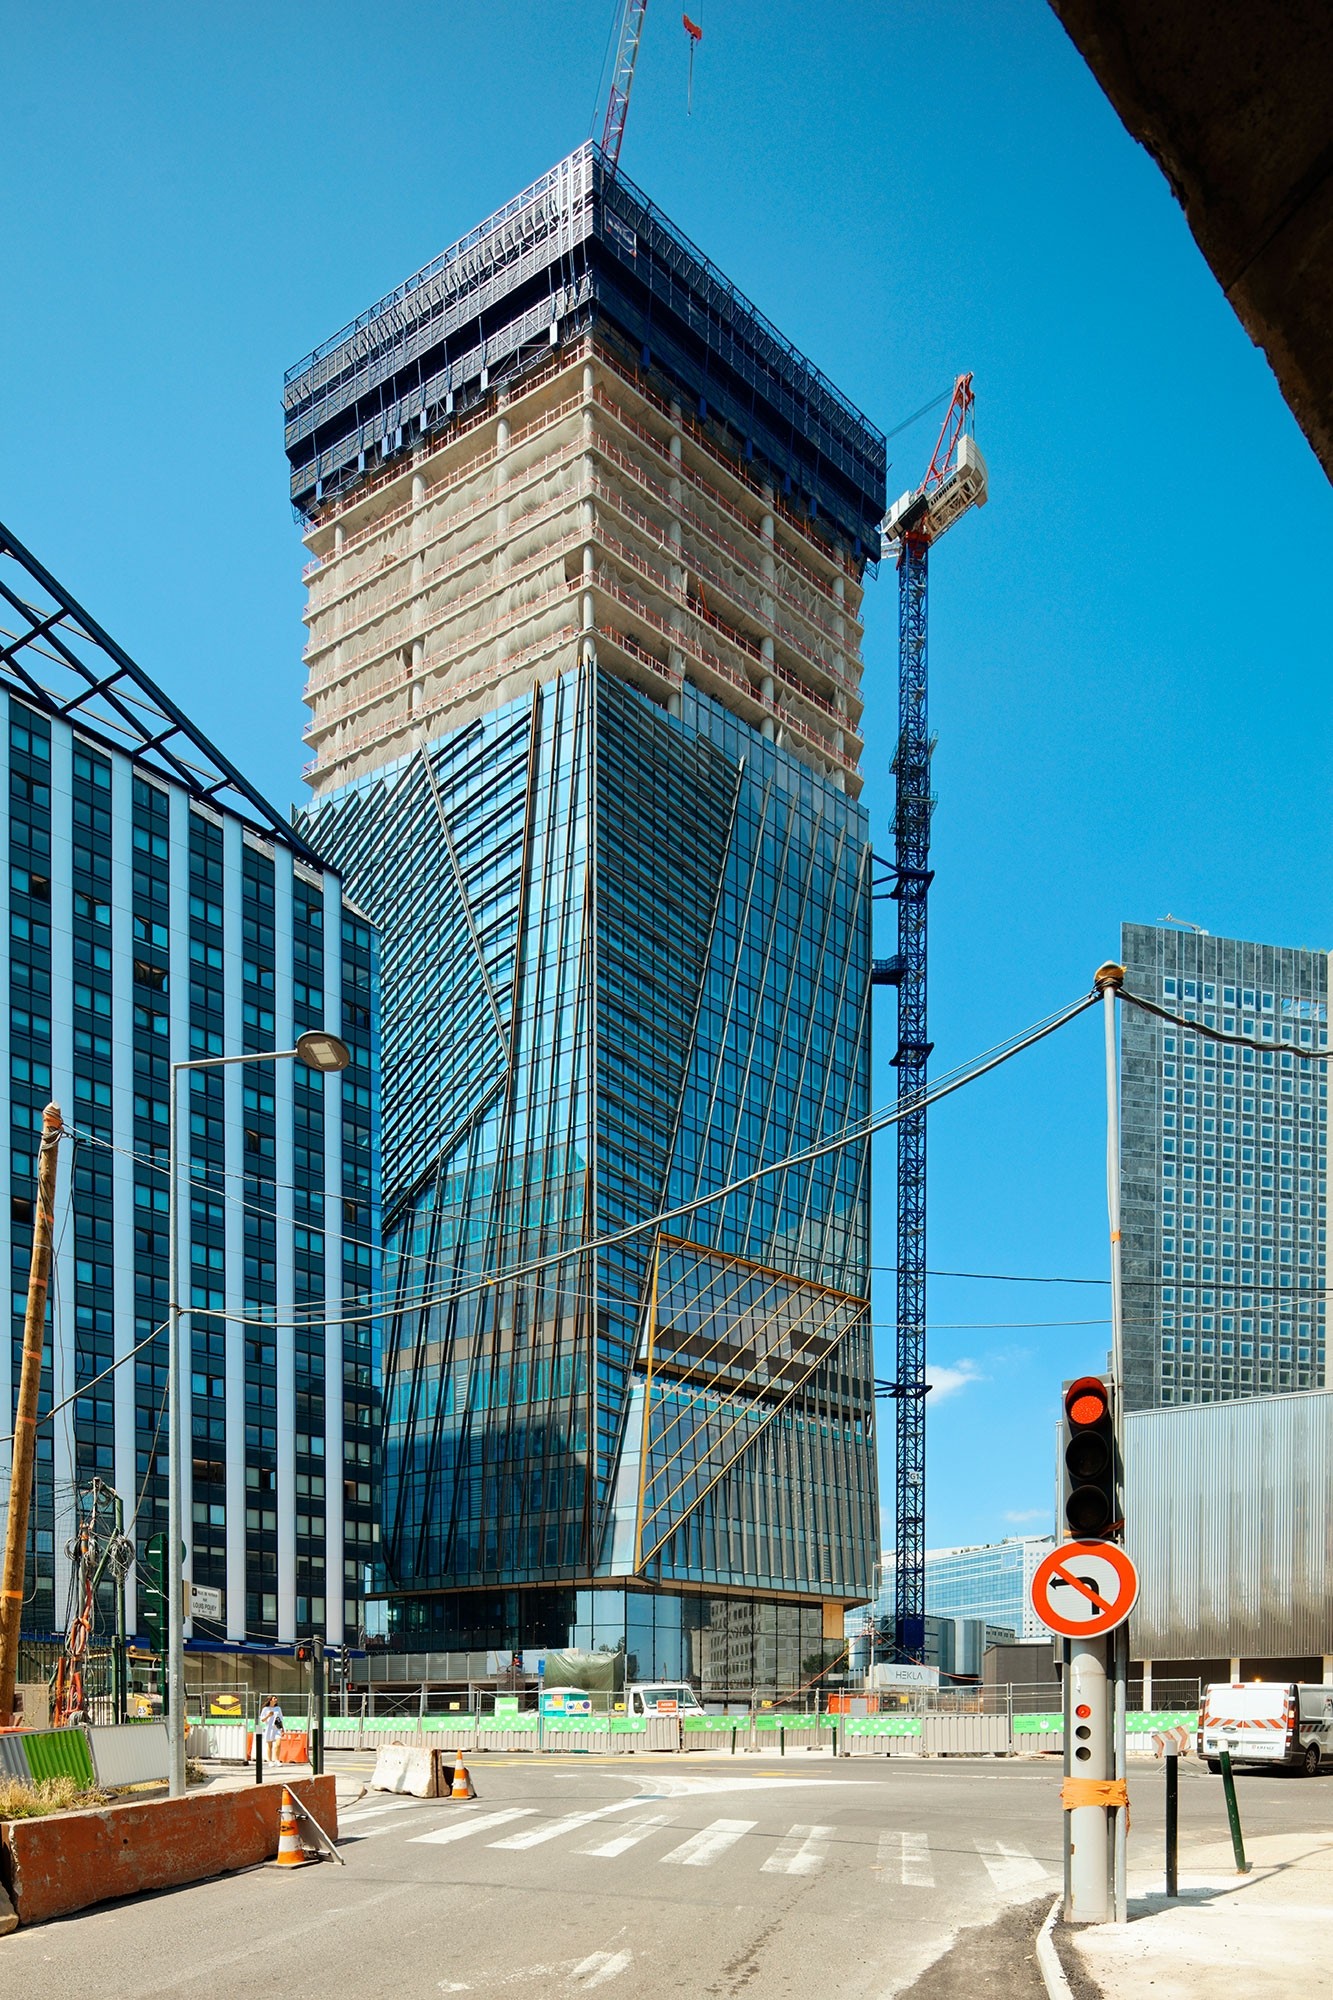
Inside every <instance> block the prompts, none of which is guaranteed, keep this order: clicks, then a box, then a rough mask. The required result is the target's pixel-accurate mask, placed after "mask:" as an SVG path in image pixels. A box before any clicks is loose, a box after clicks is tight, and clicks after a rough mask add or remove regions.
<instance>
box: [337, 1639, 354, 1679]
mask: <svg viewBox="0 0 1333 2000" xmlns="http://www.w3.org/2000/svg"><path fill="white" fill-rule="evenodd" d="M351 1671H352V1656H351V1653H350V1652H349V1651H348V1648H347V1646H346V1645H345V1644H344V1645H341V1646H339V1648H338V1679H339V1680H340V1681H345V1680H346V1679H347V1676H348V1675H349V1674H350V1673H351Z"/></svg>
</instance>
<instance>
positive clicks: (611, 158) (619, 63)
mask: <svg viewBox="0 0 1333 2000" xmlns="http://www.w3.org/2000/svg"><path fill="white" fill-rule="evenodd" d="M647 12H648V0H624V6H623V8H622V10H621V15H620V39H619V43H618V45H617V48H616V62H615V68H614V69H613V70H612V72H611V90H610V95H609V96H608V97H607V100H606V117H605V119H604V120H603V121H602V151H603V153H605V155H606V158H607V163H608V165H609V166H610V168H611V171H612V173H614V172H615V170H616V167H617V166H618V165H619V162H620V145H621V141H622V140H623V138H624V136H625V118H626V116H627V114H628V112H629V94H630V91H631V90H632V89H633V88H634V65H635V63H636V62H637V61H638V59H639V42H640V40H641V39H642V36H643V17H644V15H645V14H646V13H647Z"/></svg>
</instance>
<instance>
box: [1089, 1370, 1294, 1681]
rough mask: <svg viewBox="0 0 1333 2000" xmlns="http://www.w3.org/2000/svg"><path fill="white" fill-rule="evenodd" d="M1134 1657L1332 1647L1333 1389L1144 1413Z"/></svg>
mask: <svg viewBox="0 0 1333 2000" xmlns="http://www.w3.org/2000/svg"><path fill="white" fill-rule="evenodd" d="M1125 1461H1126V1463H1125V1475H1126V1507H1125V1520H1126V1542H1127V1545H1128V1548H1129V1552H1130V1554H1131V1555H1132V1556H1133V1558H1134V1560H1135V1562H1136V1563H1137V1564H1138V1569H1139V1577H1140V1591H1139V1601H1138V1604H1137V1606H1136V1608H1135V1610H1134V1613H1133V1616H1132V1618H1131V1621H1130V1650H1131V1653H1132V1655H1133V1657H1134V1658H1135V1659H1149V1660H1154V1659H1156V1660H1181V1659H1199V1658H1211V1657H1216V1658H1221V1659H1227V1658H1230V1657H1233V1656H1236V1655H1241V1654H1243V1655H1245V1656H1246V1657H1247V1658H1250V1659H1253V1658H1260V1659H1263V1658H1282V1657H1291V1656H1300V1655H1308V1654H1317V1653H1333V1518H1331V1517H1330V1507H1329V1500H1330V1476H1331V1475H1333V1392H1330V1391H1327V1390H1321V1391H1317V1392H1312V1393H1310V1394H1297V1395H1290V1396H1260V1397H1253V1398H1251V1399H1248V1400H1246V1401H1243V1402H1231V1403H1196V1404H1193V1405H1191V1406H1188V1407H1183V1408H1182V1407H1176V1408H1174V1409H1161V1410H1142V1411H1133V1412H1131V1413H1129V1414H1128V1415H1127V1416H1126V1418H1125Z"/></svg>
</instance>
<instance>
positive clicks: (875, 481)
mask: <svg viewBox="0 0 1333 2000" xmlns="http://www.w3.org/2000/svg"><path fill="white" fill-rule="evenodd" d="M284 408H285V428H286V448H287V455H288V460H289V464H290V468H291V489H290V490H291V496H292V500H293V503H294V505H295V506H296V508H297V510H298V512H299V513H300V514H301V516H302V518H303V520H304V522H305V529H306V532H305V541H306V546H307V549H308V550H309V553H310V558H311V559H310V562H309V564H308V566H307V570H306V580H307V583H308V586H309V594H308V600H307V605H306V612H305V617H306V622H307V624H308V627H309V635H308V639H307V642H306V647H305V658H306V661H307V665H308V675H309V677H308V680H307V684H306V690H305V699H306V703H307V706H308V709H309V720H308V722H307V726H306V732H305V734H306V741H307V743H308V745H309V747H310V750H311V753H312V754H311V757H310V761H309V763H308V764H307V765H306V770H305V776H306V778H307V780H308V782H309V784H310V786H311V790H312V794H313V797H312V801H311V803H310V805H309V807H308V808H307V810H306V813H305V814H304V815H303V818H302V825H303V827H304V829H305V831H306V832H307V834H308V836H309V838H310V839H311V841H312V843H313V844H314V845H315V847H316V848H317V849H318V851H319V852H321V853H324V854H327V855H328V856H329V857H330V858H331V859H332V860H333V861H334V862H335V864H336V865H337V866H338V867H339V868H340V869H341V870H342V872H343V874H344V878H345V880H346V881H347V883H348V885H349V891H350V893H352V894H353V895H355V896H356V898H357V900H358V903H359V904H360V905H361V906H362V907H364V908H365V909H366V910H367V912H368V914H369V915H370V917H371V920H372V921H373V922H374V923H375V924H376V926H377V928H378V930H379V933H380V936H381V939H382V950H383V986H382V991H383V1003H384V1018H385V1024H386V1027H385V1047H384V1172H385V1183H384V1185H385V1226H386V1237H385V1243H386V1260H387V1261H386V1286H387V1288H388V1292H389V1296H390V1298H391V1300H392V1301H393V1302H394V1306H395V1310H394V1312H393V1314H392V1316H391V1317H390V1318H389V1319H388V1320H387V1321H386V1323H385V1325H386V1330H385V1336H384V1350H383V1363H384V1377H383V1386H384V1396H385V1473H386V1480H385V1503H384V1508H385V1511H384V1543H383V1558H384V1566H383V1570H382V1572H381V1575H380V1585H381V1587H382V1589H383V1592H384V1594H385V1596H386V1598H387V1600H388V1603H389V1606H390V1618H391V1632H392V1634H393V1636H394V1637H395V1638H396V1640H397V1642H398V1643H399V1644H401V1645H403V1646H404V1647H410V1648H412V1649H413V1650H416V1649H418V1648H421V1649H441V1650H445V1651H454V1650H476V1649H479V1648H486V1649H492V1648H493V1649H496V1650H502V1649H506V1648H508V1649H513V1648H515V1647H519V1648H523V1649H525V1650H526V1649H527V1648H529V1647H534V1648H541V1647H543V1646H546V1645H557V1646H563V1645H571V1644H572V1645H575V1646H580V1645H590V1646H595V1647H604V1646H608V1645H612V1646H620V1645H623V1646H625V1648H626V1650H627V1653H628V1655H630V1656H631V1657H632V1660H633V1661H635V1662H637V1663H638V1664H639V1666H640V1667H641V1668H643V1669H644V1670H645V1671H646V1670H652V1671H656V1672H661V1671H664V1670H665V1671H667V1672H670V1673H681V1672H690V1673H692V1674H694V1675H696V1676H697V1678H698V1679H699V1681H700V1682H701V1684H704V1685H709V1686H713V1687H717V1686H720V1685H721V1686H725V1685H731V1686H735V1687H752V1686H754V1685H756V1684H763V1683H765V1682H769V1683H781V1684H785V1685H795V1684H796V1683H795V1680H794V1678H793V1676H794V1675H795V1673H796V1671H797V1669H798V1668H799V1667H801V1666H802V1665H805V1666H807V1667H808V1666H809V1663H810V1662H811V1661H812V1660H813V1661H814V1663H815V1666H816V1667H817V1666H818V1665H819V1663H820V1658H821V1649H822V1648H823V1646H824V1644H825V1642H826V1641H827V1642H831V1645H832V1651H833V1652H834V1653H836V1652H837V1651H839V1650H840V1648H839V1644H838V1641H839V1640H840V1636H841V1627H842V1607H843V1606H844V1605H845V1604H846V1603H848V1602H849V1601H853V1602H854V1601H856V1600H858V1599H860V1598H862V1597H864V1596H865V1595H866V1593H867V1591H868V1588H869V1584H870V1572H871V1565H872V1561H873V1552H874V1549H875V1546H876V1541H877V1518H876V1505H875V1473H874V1434H873V1433H874V1409H875V1405H874V1383H873V1372H872V1364H871V1354H870V1330H869V1325H868V1304H867V1292H868V1277H869V1273H868V1268H867V1259H868V1206H869V1187H868V1160H867V1155H866V1147H865V1145H864V1143H863V1142H862V1141H861V1140H860V1139H859V1138H858V1137H857V1132H858V1125H857V1121H858V1120H860V1119H862V1118H863V1117H864V1116H865V1114H866V1112H867V1111H868V1109H869V1096H868V1091H869V1049H870V1043H869V1004H870V980H871V964H870V908H871V895H872V891H871V881H870V874H871V854H870V847H869V838H868V823H867V819H866V815H865V813H864V811H863V809H862V808H861V806H860V805H859V804H858V803H857V800H858V796H859V793H860V788H861V772H860V757H861V751H862V748H863V743H864V738H863V736H862V733H861V730H862V717H863V711H864V701H863V697H862V691H861V638H862V630H863V628H862V624H861V607H862V602H863V587H864V575H865V570H866V567H867V565H868V564H869V563H871V562H873V561H874V560H875V558H876V557H877V556H878V554H879V549H880V537H879V523H880V521H881V520H882V518H883V513H884V484H885V469H886V447H885V441H884V439H883V437H882V436H881V435H880V433H879V432H878V431H877V430H876V429H875V427H874V426H873V425H872V424H870V423H869V422H868V421H867V420H866V418H865V417H864V416H863V415H862V414H861V413H860V412H859V411H857V410H856V409H855V408H854V407H853V405H852V404H851V403H850V402H849V401H848V400H847V398H846V397H845V396H844V395H843V394H842V393H841V392H840V391H839V390H838V389H837V388H836V387H835V386H834V384H833V383H831V382H830V381H829V380H828V379H827V378H826V377H825V376H824V375H822V374H821V372H820V371H819V370H818V369H817V368H816V367H815V366H814V365H813V364H812V363H811V362H809V361H808V360H806V359H805V357H804V356H803V355H801V354H799V353H798V352H797V350H796V349H795V348H794V347H793V346H792V345H791V343H790V342H789V341H788V340H787V339H786V337H785V336H784V335H783V334H782V333H781V331H780V330H779V329H778V328H777V327H775V326H774V325H773V324H772V323H771V322H770V321H768V320H767V319H765V317H764V316H763V314H762V313H761V312H759V311H758V309H757V308H756V307H755V306H754V305H753V304H752V303H751V302H750V301H749V300H748V299H746V298H745V297H744V296H743V295H742V294H741V293H740V292H739V291H738V290H737V289H736V287H735V286H734V285H733V284H732V282H731V281H730V279H729V278H727V276H726V275H725V273H723V272H721V271H720V270H718V268H717V267H716V266H715V265H713V264H711V263H710V262H709V261H708V259H707V258H706V257H704V255H703V254H702V253H701V252H700V251H699V250H698V249H697V248H696V247H695V246H694V245H693V244H692V243H690V241H689V239H688V238H687V237H685V236H684V235H682V233H681V232H680V230H679V229H677V228H676V226H675V225H674V224H673V223H672V222H670V221H669V220H668V218H667V217H665V216H664V215H662V213H661V212H660V211H659V210H658V209H657V208H656V207H655V206H654V205H653V203H652V202H651V201H650V200H649V199H648V197H647V196H646V195H645V194H643V193H642V192H641V191H640V190H638V189H636V188H634V187H633V186H632V184H631V183H629V182H628V181H627V180H626V179H625V177H624V175H623V174H620V173H618V172H613V171H612V170H611V169H610V167H609V164H608V162H607V161H605V160H604V159H603V157H602V156H601V154H600V152H599V151H598V149H597V148H596V147H594V146H591V145H589V146H584V147H580V148H579V149H578V150H577V151H576V152H575V153H573V154H571V155H570V156H569V157H568V158H567V159H566V160H563V161H561V162H559V163H558V164H557V165H556V166H555V167H554V168H553V169H552V170H551V171H550V172H549V173H547V174H544V175H542V176H541V177H540V179H539V180H537V181H536V182H534V183H533V184H532V186H531V187H529V188H527V189H525V190H524V191H523V192H522V193H521V194H520V195H518V196H516V197H515V199H514V200H513V201H511V202H508V203H506V204H505V206H504V208H503V209H502V210H500V211H498V212H497V213H496V214H495V215H493V216H491V217H490V218H488V219H487V220H486V221H484V222H483V223H481V224H480V225H478V227H476V228H475V229H472V230H469V231H468V233H467V235H466V236H464V237H462V238H460V239H459V241H458V242H457V243H455V244H453V245H452V246H451V247H450V248H449V249H447V250H445V251H443V252H442V253H441V254H440V255H439V256H438V257H435V258H433V259H432V260H431V261H430V263H429V264H427V265H425V266H424V267H423V268H422V269H421V270H420V271H418V272H417V273H416V274H415V275H414V276H413V277H412V278H410V279H408V280H407V281H406V283H404V284H403V285H401V286H398V287H395V289H394V291H393V293H392V294H390V295H389V296H388V297H386V298H384V299H382V300H381V301H380V302H379V303H378V304H377V305H375V306H372V307H371V308H370V309H369V310H368V311H367V312H365V313H363V314H361V315H359V316H358V318H357V319H356V321H355V322H354V323H353V324H352V325H350V326H348V327H345V328H344V329H343V330H342V331H341V332H340V333H338V334H336V335H334V336H333V338H332V339H331V340H329V341H325V342H323V343H322V344H321V345H320V346H319V347H318V348H317V349H315V350H314V351H313V352H312V353H311V354H310V355H308V356H307V357H306V358H305V360H304V361H302V362H300V363H298V364H297V366H296V367H295V368H293V369H292V370H290V371H289V373H288V377H287V381H286V384H285V390H284ZM849 1131H850V1134H851V1136H850V1139H849V1137H848V1134H849ZM779 1162H788V1164H786V1165H785V1166H783V1167H782V1168H781V1169H780V1170H775V1171H768V1169H770V1168H774V1169H775V1168H777V1163H779ZM724 1188H730V1189H731V1190H732V1192H731V1193H729V1194H727V1195H726V1196H725V1197H723V1196H720V1195H719V1193H718V1191H719V1190H721V1189H724Z"/></svg>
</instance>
